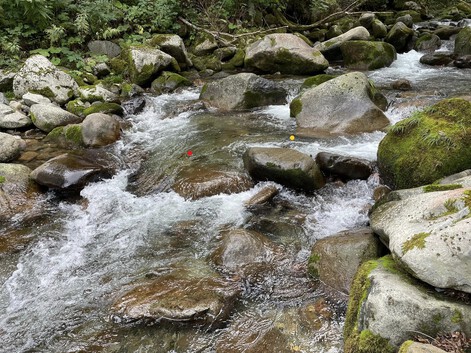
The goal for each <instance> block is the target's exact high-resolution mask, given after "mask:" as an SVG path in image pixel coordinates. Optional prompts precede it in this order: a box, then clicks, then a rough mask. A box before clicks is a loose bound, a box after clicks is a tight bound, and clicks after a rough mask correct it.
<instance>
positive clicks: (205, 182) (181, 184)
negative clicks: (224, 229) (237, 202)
mask: <svg viewBox="0 0 471 353" xmlns="http://www.w3.org/2000/svg"><path fill="white" fill-rule="evenodd" d="M252 186H253V182H252V180H251V179H250V178H249V177H248V176H247V175H246V174H243V173H239V172H230V171H223V170H217V169H212V168H208V166H206V167H192V168H187V169H184V170H182V171H181V172H180V173H179V174H178V176H177V180H176V182H175V183H174V184H173V186H172V188H173V189H174V190H175V192H176V193H178V194H179V195H181V196H183V197H184V198H185V199H192V200H197V199H200V198H202V197H208V196H213V195H218V194H233V193H238V192H243V191H247V190H249V189H250V188H251V187H252Z"/></svg>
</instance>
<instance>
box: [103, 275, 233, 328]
mask: <svg viewBox="0 0 471 353" xmlns="http://www.w3.org/2000/svg"><path fill="white" fill-rule="evenodd" d="M238 293H239V290H238V288H237V287H235V286H234V285H233V284H231V283H229V282H227V281H225V280H223V279H222V278H221V277H219V276H218V275H217V274H215V273H210V274H201V273H192V271H191V270H186V269H175V270H173V271H171V272H170V273H168V274H164V275H162V276H159V277H158V278H156V279H154V280H151V281H147V282H145V283H141V284H138V285H135V286H134V288H133V289H131V290H130V291H128V292H127V293H125V294H124V295H122V296H121V297H120V298H118V299H117V300H116V302H115V303H114V304H113V307H112V309H111V311H112V313H113V316H114V318H115V320H116V321H124V322H138V323H145V324H157V323H162V324H164V323H190V324H200V325H211V326H212V327H214V326H217V325H219V324H221V323H222V322H224V320H226V319H227V318H228V316H229V314H230V313H231V310H232V308H233V306H234V302H235V299H236V298H237V296H238Z"/></svg>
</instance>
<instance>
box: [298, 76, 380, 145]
mask: <svg viewBox="0 0 471 353" xmlns="http://www.w3.org/2000/svg"><path fill="white" fill-rule="evenodd" d="M375 96H376V94H375V89H374V86H373V85H372V83H371V82H370V81H368V79H367V77H366V76H365V75H364V74H363V73H361V72H350V73H348V74H345V75H341V76H338V77H336V78H334V79H332V80H329V81H327V82H324V83H322V84H320V85H319V86H317V87H314V88H310V89H308V90H306V91H304V92H303V93H301V95H299V96H298V97H296V98H295V99H294V100H293V101H292V102H291V105H290V111H291V116H294V117H295V118H296V123H297V130H296V131H297V133H298V134H301V135H305V136H312V137H325V136H339V135H347V134H359V133H363V132H371V131H376V130H381V129H383V128H385V127H386V126H387V125H388V124H389V120H388V118H387V117H386V116H385V115H384V113H383V112H382V110H381V109H380V108H379V107H378V106H377V105H376V104H375V102H374V101H373V100H376V99H375Z"/></svg>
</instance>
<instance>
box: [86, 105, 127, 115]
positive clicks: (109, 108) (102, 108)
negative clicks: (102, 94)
mask: <svg viewBox="0 0 471 353" xmlns="http://www.w3.org/2000/svg"><path fill="white" fill-rule="evenodd" d="M93 113H104V114H118V115H120V114H122V113H123V108H122V107H121V105H119V104H117V103H95V104H92V105H91V106H90V107H88V108H86V109H84V111H83V115H84V116H87V115H90V114H93Z"/></svg>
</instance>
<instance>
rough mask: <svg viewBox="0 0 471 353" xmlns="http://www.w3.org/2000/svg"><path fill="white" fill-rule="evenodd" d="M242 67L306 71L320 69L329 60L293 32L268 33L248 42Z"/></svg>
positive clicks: (296, 73)
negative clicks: (249, 43)
mask: <svg viewBox="0 0 471 353" xmlns="http://www.w3.org/2000/svg"><path fill="white" fill-rule="evenodd" d="M244 64H245V67H247V68H250V69H255V70H259V71H262V72H267V73H276V72H281V73H283V74H293V75H310V74H313V73H316V72H320V71H323V70H325V69H327V67H328V66H329V62H328V61H327V60H326V59H325V58H324V56H323V55H322V54H321V53H320V52H319V50H317V49H314V48H312V47H311V46H309V45H308V44H307V43H306V42H305V41H304V40H302V39H301V38H299V37H298V36H295V35H293V34H286V33H279V34H269V35H266V36H265V37H264V38H263V39H261V40H258V41H256V42H255V43H253V44H252V45H250V46H249V47H248V48H247V50H246V54H245V61H244Z"/></svg>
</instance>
